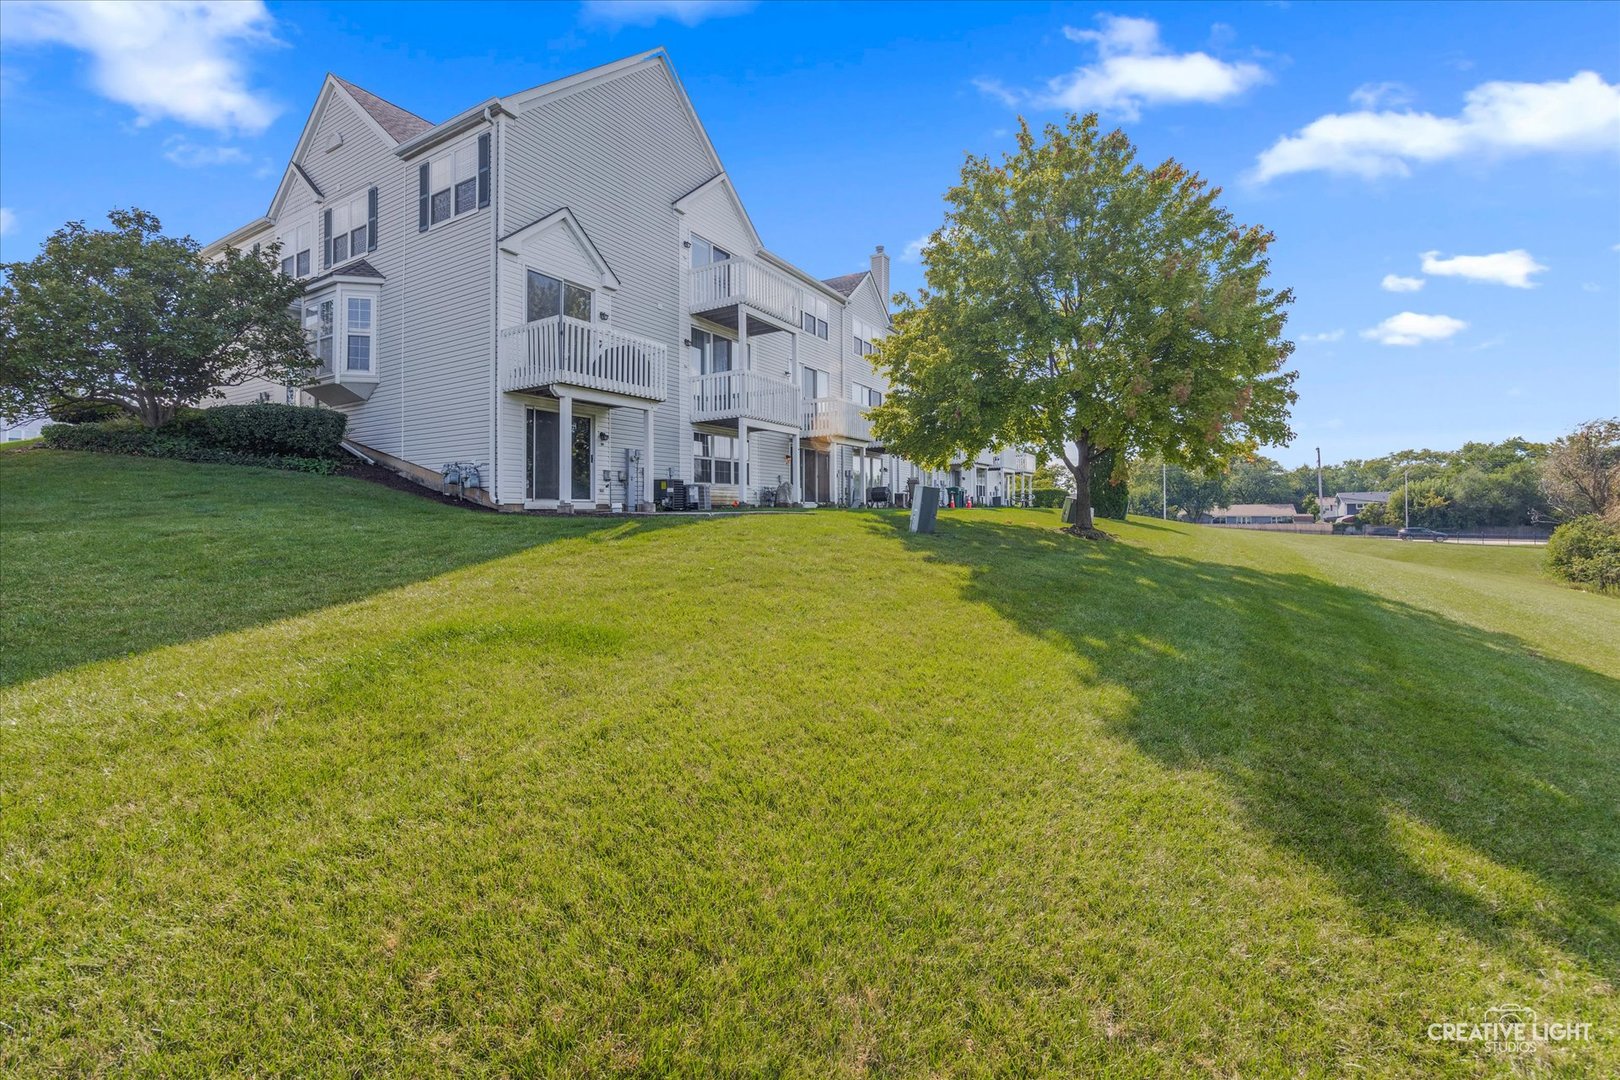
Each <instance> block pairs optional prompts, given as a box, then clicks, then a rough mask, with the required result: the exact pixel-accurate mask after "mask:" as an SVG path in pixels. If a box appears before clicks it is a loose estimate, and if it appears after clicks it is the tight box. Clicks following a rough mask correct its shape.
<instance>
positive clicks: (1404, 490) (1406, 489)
mask: <svg viewBox="0 0 1620 1080" xmlns="http://www.w3.org/2000/svg"><path fill="white" fill-rule="evenodd" d="M1401 494H1402V495H1403V496H1405V498H1406V527H1407V528H1408V529H1410V528H1411V527H1412V468H1411V466H1409V465H1403V466H1401Z"/></svg>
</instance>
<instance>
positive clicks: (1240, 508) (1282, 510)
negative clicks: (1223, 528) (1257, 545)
mask: <svg viewBox="0 0 1620 1080" xmlns="http://www.w3.org/2000/svg"><path fill="white" fill-rule="evenodd" d="M1298 512H1299V511H1297V510H1295V509H1294V504H1293V503H1235V504H1233V505H1232V506H1217V507H1215V508H1214V509H1213V510H1211V511H1209V516H1210V517H1227V516H1233V515H1235V516H1237V517H1261V516H1264V515H1267V514H1269V515H1271V516H1273V517H1278V516H1282V515H1289V516H1292V515H1294V514H1297V513H1298Z"/></svg>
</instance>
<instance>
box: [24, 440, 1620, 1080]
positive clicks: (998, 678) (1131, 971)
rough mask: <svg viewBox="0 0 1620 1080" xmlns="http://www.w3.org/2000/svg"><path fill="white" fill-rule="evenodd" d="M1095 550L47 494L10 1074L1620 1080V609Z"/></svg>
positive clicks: (150, 494) (1372, 554)
mask: <svg viewBox="0 0 1620 1080" xmlns="http://www.w3.org/2000/svg"><path fill="white" fill-rule="evenodd" d="M1056 524H1057V522H1056V518H1055V512H1023V511H993V510H983V511H969V512H954V513H948V514H947V516H946V517H945V519H944V520H943V522H942V524H941V529H940V532H939V533H938V534H937V535H935V536H932V537H920V538H913V537H910V536H909V535H907V534H906V533H905V532H904V518H903V516H902V515H899V514H894V513H870V514H868V513H848V512H844V513H839V512H826V513H816V514H809V515H765V514H755V515H746V516H740V517H728V518H715V519H709V520H693V521H673V522H672V521H670V520H668V519H661V520H659V521H657V522H649V521H640V520H637V521H612V520H606V521H602V520H591V521H585V520H576V521H556V520H548V519H542V518H517V517H502V516H497V515H491V514H478V513H472V512H468V511H463V510H458V509H454V508H448V507H441V506H438V505H436V504H432V503H429V502H427V501H425V500H419V499H415V498H413V497H411V496H408V495H402V494H399V493H395V492H390V491H386V490H383V489H379V488H375V487H370V486H366V485H364V484H361V483H359V482H357V481H349V480H342V479H332V478H318V477H304V476H294V475H282V474H277V473H270V472H264V471H258V470H246V469H231V468H226V467H206V466H193V465H182V464H177V463H171V462H160V461H135V460H126V459H119V458H110V457H101V456H80V455H68V454H60V453H56V452H52V451H46V450H30V451H27V452H24V453H14V454H0V543H3V547H0V560H3V562H0V572H3V578H0V620H3V622H0V646H3V649H4V652H3V654H0V655H3V669H4V682H5V684H7V685H6V686H5V688H4V689H0V1074H6V1075H13V1074H16V1075H39V1074H44V1075H52V1074H64V1075H82V1074H100V1073H108V1074H111V1073H117V1074H121V1075H122V1074H132V1075H152V1076H181V1075H185V1076H191V1075H219V1074H247V1075H255V1076H265V1075H313V1076H359V1075H366V1076H371V1075H379V1074H397V1075H409V1076H420V1075H426V1074H429V1073H469V1074H481V1075H482V1074H487V1075H502V1076H504V1075H530V1074H565V1075H593V1076H594V1075H606V1074H621V1073H622V1074H633V1075H649V1076H650V1075H666V1074H670V1073H677V1074H686V1075H694V1076H697V1075H702V1076H707V1075H715V1074H721V1075H795V1076H828V1075H832V1076H859V1075H907V1076H911V1075H916V1076H934V1075H941V1076H958V1075H960V1076H973V1075H992V1074H994V1075H1019V1076H1022V1075H1036V1074H1045V1075H1096V1076H1186V1075H1209V1076H1222V1077H1226V1076H1246V1077H1247V1076H1257V1077H1258V1076H1280V1075H1288V1076H1321V1077H1341V1076H1368V1077H1410V1076H1417V1075H1436V1076H1468V1077H1474V1076H1497V1075H1516V1074H1519V1073H1521V1072H1523V1071H1531V1072H1534V1073H1535V1074H1537V1075H1567V1076H1613V1075H1616V1073H1620V996H1617V986H1616V983H1617V973H1620V601H1616V600H1614V599H1610V598H1603V597H1595V596H1590V595H1587V594H1583V593H1579V592H1575V591H1573V590H1569V589H1564V588H1560V587H1558V586H1556V585H1554V584H1553V583H1551V582H1549V581H1547V580H1545V579H1544V578H1542V577H1541V576H1540V574H1539V571H1538V569H1537V565H1538V562H1539V558H1540V552H1539V551H1537V550H1530V549H1521V548H1458V547H1456V546H1451V545H1403V544H1397V543H1393V542H1387V541H1361V540H1347V539H1343V538H1340V539H1335V538H1331V537H1319V536H1292V535H1273V534H1265V533H1258V532H1240V531H1235V530H1214V529H1198V528H1190V527H1186V526H1179V525H1175V524H1169V525H1167V524H1164V523H1161V522H1157V521H1148V520H1133V521H1132V522H1131V523H1129V524H1120V525H1115V524H1111V525H1110V526H1109V527H1110V528H1111V529H1112V530H1113V531H1114V532H1116V533H1117V534H1118V536H1119V538H1120V539H1119V541H1118V542H1115V543H1108V544H1093V543H1086V542H1082V541H1076V540H1073V539H1070V538H1068V537H1066V536H1063V535H1061V534H1060V533H1059V532H1058V531H1057V529H1056ZM1510 1002H1511V1003H1516V1004H1520V1005H1525V1006H1529V1007H1531V1008H1534V1009H1535V1010H1536V1011H1537V1012H1538V1013H1539V1014H1540V1017H1541V1019H1542V1020H1543V1021H1546V1020H1571V1021H1578V1022H1588V1023H1590V1024H1591V1025H1592V1029H1591V1031H1592V1037H1591V1041H1589V1042H1586V1043H1582V1044H1577V1045H1572V1046H1561V1047H1546V1046H1543V1047H1541V1048H1539V1049H1538V1050H1536V1051H1535V1052H1534V1053H1533V1054H1532V1056H1530V1057H1528V1058H1521V1057H1515V1056H1513V1055H1507V1054H1503V1053H1500V1052H1496V1051H1493V1050H1490V1049H1488V1048H1485V1047H1482V1046H1478V1045H1475V1046H1467V1045H1460V1044H1451V1043H1437V1042H1432V1041H1430V1040H1429V1039H1428V1038H1427V1036H1426V1034H1425V1030H1426V1028H1427V1026H1428V1025H1429V1024H1431V1023H1436V1022H1445V1021H1465V1022H1480V1021H1483V1020H1485V1019H1486V1017H1485V1016H1484V1012H1485V1010H1486V1009H1488V1008H1490V1007H1492V1006H1497V1005H1502V1004H1506V1003H1510Z"/></svg>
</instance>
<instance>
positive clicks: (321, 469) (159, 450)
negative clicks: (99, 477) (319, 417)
mask: <svg viewBox="0 0 1620 1080" xmlns="http://www.w3.org/2000/svg"><path fill="white" fill-rule="evenodd" d="M253 408H263V406H253ZM312 411H313V410H312ZM185 426H187V425H174V424H171V425H169V426H168V427H164V428H159V429H158V430H156V431H153V430H151V429H150V428H147V427H143V426H142V425H141V424H139V423H137V422H135V421H133V420H109V421H106V422H104V423H100V424H48V425H46V427H45V430H44V432H43V434H44V437H45V445H46V446H49V447H52V448H54V449H57V450H87V451H90V452H92V453H100V454H130V455H133V456H136V457H162V458H174V459H176V460H179V461H196V462H203V463H207V464H213V465H255V466H259V467H261V468H267V469H290V470H292V471H295V472H312V473H330V472H333V471H335V470H336V469H337V466H338V462H337V461H336V460H334V459H333V458H331V457H309V456H305V455H299V454H253V453H245V452H243V451H240V450H231V449H227V448H224V447H218V446H209V445H208V444H207V443H205V442H203V441H202V440H200V439H198V438H196V437H195V436H194V435H192V434H189V433H188V432H187V431H185V430H183V428H184V427H185Z"/></svg>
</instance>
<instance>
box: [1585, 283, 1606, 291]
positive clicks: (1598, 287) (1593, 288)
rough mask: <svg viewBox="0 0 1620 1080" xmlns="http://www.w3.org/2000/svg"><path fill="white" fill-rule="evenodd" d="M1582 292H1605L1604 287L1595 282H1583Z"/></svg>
mask: <svg viewBox="0 0 1620 1080" xmlns="http://www.w3.org/2000/svg"><path fill="white" fill-rule="evenodd" d="M1581 291H1582V292H1602V291H1603V286H1601V285H1599V284H1598V283H1597V282H1595V281H1583V282H1581Z"/></svg>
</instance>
